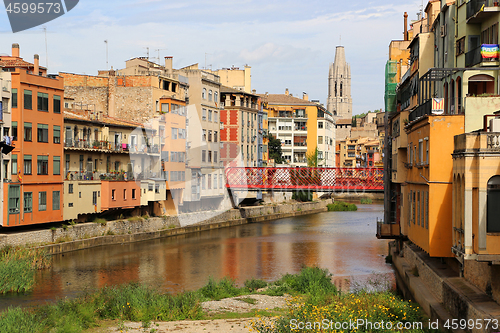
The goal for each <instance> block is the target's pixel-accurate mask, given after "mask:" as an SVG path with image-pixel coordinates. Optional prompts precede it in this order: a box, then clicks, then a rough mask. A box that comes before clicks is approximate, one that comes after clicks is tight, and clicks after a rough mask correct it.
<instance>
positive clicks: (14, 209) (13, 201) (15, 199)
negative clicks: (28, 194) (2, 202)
mask: <svg viewBox="0 0 500 333" xmlns="http://www.w3.org/2000/svg"><path fill="white" fill-rule="evenodd" d="M20 195H21V187H20V186H12V185H11V186H9V214H17V213H19V200H20V198H21V197H20Z"/></svg>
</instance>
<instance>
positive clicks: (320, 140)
mask: <svg viewBox="0 0 500 333" xmlns="http://www.w3.org/2000/svg"><path fill="white" fill-rule="evenodd" d="M318 144H319V145H322V144H323V137H322V136H318Z"/></svg>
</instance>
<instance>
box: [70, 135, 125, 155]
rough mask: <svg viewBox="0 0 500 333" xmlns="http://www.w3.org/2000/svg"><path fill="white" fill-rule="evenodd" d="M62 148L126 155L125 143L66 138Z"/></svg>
mask: <svg viewBox="0 0 500 333" xmlns="http://www.w3.org/2000/svg"><path fill="white" fill-rule="evenodd" d="M64 148H66V149H75V150H96V151H99V150H100V151H106V152H117V153H127V152H128V148H129V147H128V145H127V144H126V143H123V144H122V143H112V142H109V141H89V140H81V139H71V138H66V140H64Z"/></svg>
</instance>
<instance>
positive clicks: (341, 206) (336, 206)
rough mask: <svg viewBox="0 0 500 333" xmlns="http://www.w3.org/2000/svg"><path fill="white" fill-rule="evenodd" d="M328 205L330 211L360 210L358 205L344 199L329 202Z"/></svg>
mask: <svg viewBox="0 0 500 333" xmlns="http://www.w3.org/2000/svg"><path fill="white" fill-rule="evenodd" d="M327 207H328V211H329V212H345V211H356V210H358V207H357V206H356V205H355V204H350V203H347V202H342V201H336V202H334V203H332V204H328V205H327Z"/></svg>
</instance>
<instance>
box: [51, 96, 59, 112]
mask: <svg viewBox="0 0 500 333" xmlns="http://www.w3.org/2000/svg"><path fill="white" fill-rule="evenodd" d="M52 102H53V103H54V105H53V109H54V113H61V96H57V95H54V99H53V100H52Z"/></svg>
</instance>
